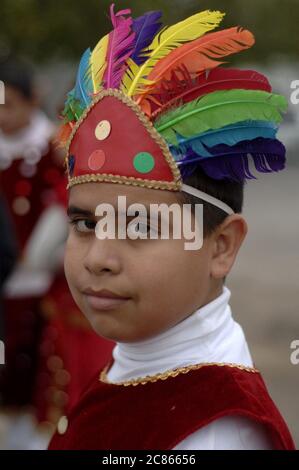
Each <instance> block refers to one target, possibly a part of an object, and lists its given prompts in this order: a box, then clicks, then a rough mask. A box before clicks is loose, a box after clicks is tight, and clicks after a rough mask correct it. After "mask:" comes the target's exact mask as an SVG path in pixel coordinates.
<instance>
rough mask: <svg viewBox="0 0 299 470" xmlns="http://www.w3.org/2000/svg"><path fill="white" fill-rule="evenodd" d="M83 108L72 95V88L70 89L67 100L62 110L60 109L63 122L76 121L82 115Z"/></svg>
mask: <svg viewBox="0 0 299 470" xmlns="http://www.w3.org/2000/svg"><path fill="white" fill-rule="evenodd" d="M83 111H84V109H83V107H82V105H81V103H80V101H79V100H78V99H76V98H75V96H74V89H73V90H72V91H70V92H69V93H68V95H67V100H66V102H65V106H64V110H63V111H62V116H64V122H65V123H67V122H70V121H78V119H79V118H80V116H81V115H82V113H83Z"/></svg>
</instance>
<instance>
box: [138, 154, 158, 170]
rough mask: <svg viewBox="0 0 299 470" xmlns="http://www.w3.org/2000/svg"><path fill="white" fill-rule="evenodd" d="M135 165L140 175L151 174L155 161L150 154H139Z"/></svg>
mask: <svg viewBox="0 0 299 470" xmlns="http://www.w3.org/2000/svg"><path fill="white" fill-rule="evenodd" d="M133 165H134V168H135V170H136V171H138V173H149V172H150V171H152V169H153V168H154V166H155V159H154V157H153V156H152V155H151V154H150V153H149V152H140V153H137V155H135V157H134V161H133Z"/></svg>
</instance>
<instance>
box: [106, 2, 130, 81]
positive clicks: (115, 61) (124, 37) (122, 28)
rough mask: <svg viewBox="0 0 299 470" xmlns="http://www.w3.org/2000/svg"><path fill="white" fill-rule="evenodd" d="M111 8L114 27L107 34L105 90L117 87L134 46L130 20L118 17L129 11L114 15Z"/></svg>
mask: <svg viewBox="0 0 299 470" xmlns="http://www.w3.org/2000/svg"><path fill="white" fill-rule="evenodd" d="M113 7H114V5H111V20H112V23H113V24H114V25H116V27H115V28H114V29H113V30H112V31H111V33H109V43H108V51H107V67H106V71H105V74H104V78H103V81H104V88H106V89H107V88H118V87H119V85H120V83H121V79H122V77H123V75H124V72H125V70H126V67H127V59H128V58H129V57H130V55H131V54H132V50H133V49H134V44H135V33H134V31H132V25H133V20H132V18H131V17H129V18H125V17H124V16H120V14H121V13H122V14H127V13H128V12H129V13H130V10H122V11H121V12H119V13H117V14H116V15H115V14H114V10H113Z"/></svg>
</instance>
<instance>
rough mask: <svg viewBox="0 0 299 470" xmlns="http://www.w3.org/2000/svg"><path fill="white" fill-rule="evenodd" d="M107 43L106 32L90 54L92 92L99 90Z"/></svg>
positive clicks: (104, 67) (107, 35) (104, 65)
mask: <svg viewBox="0 0 299 470" xmlns="http://www.w3.org/2000/svg"><path fill="white" fill-rule="evenodd" d="M108 43H109V34H106V36H104V37H103V38H102V39H101V40H100V41H99V42H98V44H97V45H96V47H95V48H94V50H93V51H92V54H91V56H90V72H91V79H92V83H93V90H94V92H97V91H99V89H100V87H101V83H102V79H103V75H104V73H105V69H106V65H107V62H106V57H107V49H108Z"/></svg>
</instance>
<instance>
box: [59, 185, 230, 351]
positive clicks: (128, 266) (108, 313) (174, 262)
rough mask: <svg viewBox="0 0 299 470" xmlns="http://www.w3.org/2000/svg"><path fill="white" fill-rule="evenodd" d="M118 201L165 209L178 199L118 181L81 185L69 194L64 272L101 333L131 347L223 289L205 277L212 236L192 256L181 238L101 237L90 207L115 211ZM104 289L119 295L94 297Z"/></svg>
mask: <svg viewBox="0 0 299 470" xmlns="http://www.w3.org/2000/svg"><path fill="white" fill-rule="evenodd" d="M117 196H126V198H127V207H128V206H129V205H130V204H132V203H136V202H138V203H142V204H144V205H145V206H147V207H148V206H149V205H150V204H151V203H156V204H157V203H158V204H160V203H166V204H168V205H170V204H173V203H178V196H177V195H176V194H175V193H173V192H171V191H162V190H153V189H143V188H136V187H132V186H129V187H126V186H124V185H120V184H115V183H84V184H79V185H76V186H74V187H73V188H71V190H70V195H69V212H70V209H71V212H72V214H71V215H70V222H71V224H70V230H69V236H68V241H67V245H66V254H65V272H66V277H67V280H68V283H69V287H70V290H71V292H72V295H73V297H74V299H75V301H76V303H77V304H78V306H79V308H80V309H81V310H82V312H83V313H84V315H85V316H86V317H87V319H88V320H89V321H90V323H91V325H92V327H93V328H94V330H95V331H96V332H97V333H98V334H99V335H101V336H104V337H106V338H109V339H111V340H114V341H120V342H134V341H140V340H144V339H146V338H150V337H152V336H155V335H157V334H159V333H161V332H163V331H165V330H167V329H168V328H170V327H172V326H174V325H175V324H177V323H179V322H180V321H182V320H183V319H184V318H186V317H187V316H189V315H190V314H192V313H193V312H194V311H195V310H196V309H197V308H199V307H201V306H202V305H205V304H206V303H208V302H209V301H211V300H212V299H213V298H215V296H217V295H219V294H220V293H221V290H220V291H219V283H218V284H216V283H215V282H213V280H211V276H210V260H211V253H212V247H211V241H210V239H209V238H206V239H205V240H204V243H203V246H202V248H201V249H200V250H191V251H190V250H185V249H184V242H185V240H184V238H182V239H172V238H170V239H166V240H163V239H146V240H140V239H137V240H132V239H130V238H126V239H118V238H117V237H116V238H115V239H105V240H100V239H98V238H97V237H96V236H95V225H96V223H97V221H98V220H99V219H98V217H95V209H96V207H97V206H98V205H99V204H100V203H109V204H112V205H113V206H114V207H115V208H116V207H117ZM75 208H76V209H75ZM77 209H78V210H77ZM80 211H81V213H80ZM84 211H86V212H84ZM102 290H105V291H110V293H113V294H114V295H116V296H119V297H118V298H114V299H112V300H111V299H109V298H108V299H107V298H103V297H102V298H99V297H97V296H96V295H95V294H96V293H99V292H100V291H102ZM217 290H218V292H217ZM215 294H216V295H215ZM110 295H111V294H109V293H107V292H106V293H105V292H104V297H106V296H108V297H109V296H110Z"/></svg>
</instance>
